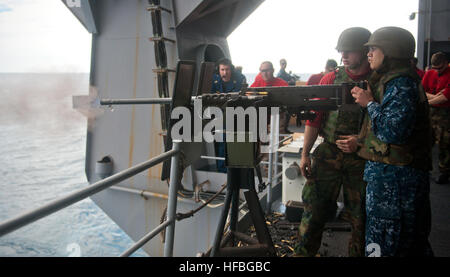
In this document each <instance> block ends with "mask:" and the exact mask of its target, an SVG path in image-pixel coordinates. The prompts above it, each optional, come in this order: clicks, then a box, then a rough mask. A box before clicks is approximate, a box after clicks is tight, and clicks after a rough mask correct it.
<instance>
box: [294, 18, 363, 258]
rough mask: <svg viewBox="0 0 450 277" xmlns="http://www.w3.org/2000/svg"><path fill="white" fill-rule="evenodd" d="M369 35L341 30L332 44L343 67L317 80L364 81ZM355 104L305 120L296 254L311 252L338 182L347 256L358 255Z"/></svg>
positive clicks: (331, 212)
mask: <svg viewBox="0 0 450 277" xmlns="http://www.w3.org/2000/svg"><path fill="white" fill-rule="evenodd" d="M370 34H371V33H370V32H369V31H368V30H367V29H364V28H359V27H355V28H349V29H347V30H345V31H343V32H342V34H341V36H340V37H339V40H338V45H337V47H336V49H337V50H338V51H339V52H340V53H341V55H342V62H343V64H344V66H343V67H340V68H338V69H337V70H336V71H334V72H331V73H329V74H327V75H325V76H324V77H323V78H322V80H321V82H320V84H321V85H326V84H339V83H348V82H359V81H363V80H367V78H368V76H369V74H370V68H369V64H368V62H367V57H366V55H367V47H365V46H364V44H365V43H366V42H367V41H368V39H369V37H370ZM355 108H356V109H353V110H345V111H344V110H339V111H332V112H328V113H317V116H316V119H315V120H314V121H312V122H307V124H306V128H305V140H304V141H305V142H304V145H303V151H302V158H301V162H300V169H301V172H302V175H303V176H305V177H306V178H307V182H306V184H305V187H304V188H303V192H302V198H303V203H304V205H305V208H304V212H303V218H302V221H301V223H300V227H299V244H298V245H297V246H296V248H295V252H296V255H297V256H315V255H316V254H317V251H318V250H319V248H320V244H321V239H322V232H323V230H324V226H325V223H326V222H327V221H329V220H331V219H333V218H334V217H335V215H336V210H337V205H336V201H337V198H338V195H339V192H340V189H341V186H343V194H344V205H345V209H344V212H343V216H342V218H343V219H344V220H346V221H348V222H349V223H350V224H351V227H352V235H351V239H350V242H349V256H363V255H364V231H365V230H364V223H365V216H364V214H365V213H364V199H365V186H366V183H365V182H364V180H363V171H364V164H365V160H363V159H361V158H360V157H358V156H357V155H356V153H355V151H356V135H357V134H358V132H359V127H360V119H361V117H362V110H361V109H360V108H359V107H355ZM319 134H320V135H321V136H323V138H324V142H323V143H321V144H320V145H319V146H318V147H317V148H316V149H315V151H314V153H313V154H312V157H313V163H312V166H311V159H310V157H309V153H310V151H311V148H312V146H313V145H314V142H315V141H316V139H317V136H318V135H319Z"/></svg>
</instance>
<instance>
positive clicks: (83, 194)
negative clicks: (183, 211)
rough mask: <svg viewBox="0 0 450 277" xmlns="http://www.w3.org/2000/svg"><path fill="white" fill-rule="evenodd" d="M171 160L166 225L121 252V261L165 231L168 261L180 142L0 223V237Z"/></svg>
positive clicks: (175, 142) (174, 210)
mask: <svg viewBox="0 0 450 277" xmlns="http://www.w3.org/2000/svg"><path fill="white" fill-rule="evenodd" d="M170 158H171V159H172V160H171V169H170V185H169V195H168V210H167V217H168V218H167V221H165V222H163V223H162V224H161V225H159V226H158V227H156V228H155V229H154V230H153V231H151V232H150V233H149V234H147V235H145V236H144V237H143V238H142V239H141V240H139V241H138V242H137V243H136V244H135V245H133V246H132V247H131V248H130V249H128V250H127V251H125V252H124V253H123V254H122V255H121V257H126V256H129V255H131V254H132V253H134V252H135V251H136V250H138V249H139V248H140V247H142V246H143V245H144V244H145V243H146V242H148V241H149V240H150V239H152V238H153V237H154V236H156V235H157V234H159V233H160V232H162V231H163V230H164V229H165V228H166V227H167V232H166V243H165V247H164V256H166V257H171V256H172V255H173V241H174V234H175V221H176V207H177V188H178V185H179V184H178V182H179V180H178V178H177V176H178V173H179V170H180V168H179V166H178V165H179V159H180V142H179V141H174V142H173V148H172V150H170V151H167V152H165V153H162V154H161V155H159V156H157V157H154V158H152V159H150V160H148V161H146V162H143V163H141V164H138V165H135V166H133V167H131V168H128V169H126V170H123V171H121V172H119V173H117V174H114V175H112V176H110V177H108V178H105V179H103V180H101V181H98V182H96V183H94V184H92V185H90V186H89V187H87V188H84V189H80V190H78V191H75V192H73V193H71V194H69V195H67V196H64V197H61V198H59V199H56V200H54V201H52V202H50V203H48V204H46V205H44V206H42V207H40V208H37V209H34V210H31V211H28V212H25V213H23V214H21V215H19V216H16V217H14V218H12V219H9V220H6V221H4V222H2V223H0V237H2V236H4V235H6V234H9V233H11V232H14V231H16V230H17V229H20V228H22V227H24V226H26V225H29V224H31V223H33V222H35V221H37V220H39V219H41V218H43V217H46V216H48V215H51V214H53V213H55V212H57V211H60V210H62V209H64V208H66V207H68V206H70V205H72V204H75V203H77V202H79V201H82V200H84V199H86V198H88V197H90V196H92V195H94V194H96V193H99V192H102V191H103V190H105V189H107V188H110V187H111V186H113V185H115V184H117V183H120V182H122V181H124V180H126V179H128V178H131V177H133V176H135V175H137V174H139V173H141V172H142V171H145V170H147V169H149V168H152V167H154V166H156V165H158V164H160V163H162V162H164V161H165V160H167V159H170Z"/></svg>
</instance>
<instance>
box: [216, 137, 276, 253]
mask: <svg viewBox="0 0 450 277" xmlns="http://www.w3.org/2000/svg"><path fill="white" fill-rule="evenodd" d="M247 135H248V133H247ZM246 138H247V139H248V136H247V137H246ZM226 148H227V149H226V166H227V168H228V171H227V194H226V198H225V204H224V207H223V210H222V214H221V217H220V219H219V225H218V228H217V231H216V236H215V240H214V245H213V248H212V251H211V256H213V257H217V256H225V257H230V256H241V257H245V256H252V257H254V256H276V251H275V248H274V245H273V242H272V238H271V236H270V233H269V229H268V228H267V225H266V220H265V217H264V212H263V210H262V208H261V205H260V203H259V198H258V194H257V192H256V190H255V173H254V169H255V168H256V167H257V166H259V162H260V158H259V153H258V149H259V148H258V143H257V142H249V141H248V140H247V141H245V142H227V144H226ZM241 189H246V190H247V191H246V192H244V196H245V199H246V201H247V204H248V209H249V213H250V216H251V219H252V221H253V225H254V227H255V231H256V235H257V239H254V238H251V237H249V236H247V235H245V234H243V233H240V232H238V231H237V222H238V213H239V194H240V190H241ZM230 208H231V209H230ZM228 214H230V232H229V233H228V236H227V238H225V239H222V238H223V234H224V231H225V224H226V220H227V217H228ZM237 240H240V241H243V242H245V243H247V244H248V246H243V247H237V245H236V243H237ZM226 241H229V242H230V246H226V245H225V246H224V244H225V242H226Z"/></svg>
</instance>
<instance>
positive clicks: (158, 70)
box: [152, 68, 177, 74]
mask: <svg viewBox="0 0 450 277" xmlns="http://www.w3.org/2000/svg"><path fill="white" fill-rule="evenodd" d="M152 71H153V72H154V73H158V74H161V73H167V72H177V71H176V70H174V69H169V68H154V69H152Z"/></svg>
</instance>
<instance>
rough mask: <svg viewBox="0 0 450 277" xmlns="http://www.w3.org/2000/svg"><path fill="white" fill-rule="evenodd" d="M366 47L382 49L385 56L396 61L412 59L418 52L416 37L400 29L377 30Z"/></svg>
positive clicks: (385, 28) (384, 28) (386, 28)
mask: <svg viewBox="0 0 450 277" xmlns="http://www.w3.org/2000/svg"><path fill="white" fill-rule="evenodd" d="M365 45H366V46H377V47H380V48H381V49H382V50H383V54H384V55H386V56H388V57H391V58H396V59H411V58H413V57H414V52H415V51H416V41H415V39H414V36H413V35H412V34H411V33H410V32H409V31H408V30H405V29H402V28H399V27H383V28H380V29H378V30H376V31H375V32H374V33H373V34H372V35H371V36H370V39H369V41H368V42H367V43H366V44H365Z"/></svg>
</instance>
